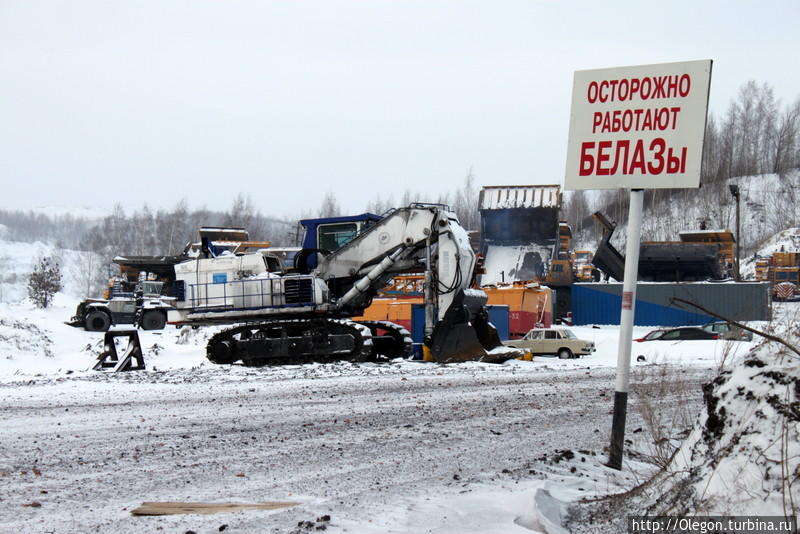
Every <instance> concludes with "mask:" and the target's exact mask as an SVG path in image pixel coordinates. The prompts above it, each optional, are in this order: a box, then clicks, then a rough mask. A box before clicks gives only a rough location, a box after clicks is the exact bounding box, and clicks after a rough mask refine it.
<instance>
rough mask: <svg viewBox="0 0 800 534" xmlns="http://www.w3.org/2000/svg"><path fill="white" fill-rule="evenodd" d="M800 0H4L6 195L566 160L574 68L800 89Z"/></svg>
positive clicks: (231, 186)
mask: <svg viewBox="0 0 800 534" xmlns="http://www.w3.org/2000/svg"><path fill="white" fill-rule="evenodd" d="M798 21H800V2H798V1H797V0H791V1H784V2H777V1H776V2H755V1H724V2H723V1H720V2H702V1H699V0H691V1H680V2H675V1H672V2H643V1H639V2H629V3H621V2H609V1H606V2H596V1H595V2H571V1H570V2H567V1H563V2H558V1H535V0H528V1H502V0H491V1H490V0H485V1H482V2H467V1H436V0H419V1H402V0H395V1H382V0H361V1H335V0H318V1H297V0H292V1H290V0H280V1H269V0H259V1H256V0H253V1H233V0H225V1H220V0H213V1H200V0H193V1H169V0H154V1H146V0H136V1H127V2H123V1H121V0H116V1H98V2H93V1H82V0H66V1H58V2H57V1H51V2H47V1H34V0H0V178H1V179H2V184H3V194H2V195H1V196H0V207H3V208H25V209H27V208H31V207H36V206H53V205H56V206H86V205H89V206H98V207H109V206H111V205H112V204H113V203H114V202H123V203H125V204H128V205H130V206H131V207H140V206H141V205H142V203H144V202H147V203H148V204H149V205H150V206H151V207H153V208H161V207H171V206H173V205H174V204H175V203H176V202H177V201H178V200H180V199H181V198H186V199H187V200H188V201H189V203H190V205H191V206H192V207H200V206H203V205H205V206H207V207H209V208H212V209H225V208H227V207H228V206H229V205H230V204H231V201H232V199H233V197H234V196H235V195H236V194H237V193H239V192H244V193H246V194H249V195H251V196H252V199H253V201H254V203H255V205H256V206H257V207H258V208H259V209H260V210H261V211H262V212H263V213H265V214H274V215H277V216H295V215H297V214H298V213H299V212H301V211H303V210H305V211H306V212H309V211H315V210H316V209H317V207H318V206H319V205H320V203H321V201H322V198H323V196H324V194H325V192H326V191H333V192H335V193H336V195H337V197H338V199H339V202H340V204H341V206H342V208H343V209H344V210H345V211H346V212H360V211H363V209H364V208H365V206H366V204H367V202H368V201H369V200H371V199H374V198H375V197H376V195H381V196H382V197H383V198H384V199H385V198H387V197H388V196H390V195H391V196H393V198H394V200H395V201H397V202H399V200H400V198H401V196H402V194H403V191H404V190H406V189H410V190H412V191H417V192H420V193H421V195H420V198H419V199H420V200H433V199H435V197H436V196H437V195H438V194H439V193H441V192H444V191H450V190H453V189H455V188H456V187H458V186H459V185H460V184H462V183H463V180H464V176H465V175H466V174H467V172H468V170H469V169H470V168H472V169H473V173H474V176H475V178H476V181H477V183H478V185H490V184H529V183H559V182H561V181H562V180H563V175H564V167H565V157H566V156H565V154H566V150H565V145H566V140H567V132H568V126H569V125H568V121H569V107H570V97H571V95H570V93H571V90H572V77H573V72H574V71H575V70H580V69H592V68H602V67H611V66H618V65H620V66H621V65H637V64H645V63H661V62H671V61H686V60H695V59H713V60H714V69H713V75H712V86H711V107H712V109H713V110H714V111H716V112H724V110H725V108H726V107H727V105H728V103H729V101H730V99H731V98H733V97H734V96H735V95H736V92H737V91H738V89H739V87H740V86H741V85H742V84H743V83H744V82H746V81H747V80H749V79H754V80H756V81H758V82H768V83H770V84H771V85H772V86H773V87H774V89H775V93H776V96H778V97H779V98H781V99H782V100H783V102H784V103H786V102H789V101H794V100H795V99H796V98H797V97H798V96H799V95H800V89H799V88H800V69H798V67H797V55H798V52H800V37H798V35H800V30H799V29H798Z"/></svg>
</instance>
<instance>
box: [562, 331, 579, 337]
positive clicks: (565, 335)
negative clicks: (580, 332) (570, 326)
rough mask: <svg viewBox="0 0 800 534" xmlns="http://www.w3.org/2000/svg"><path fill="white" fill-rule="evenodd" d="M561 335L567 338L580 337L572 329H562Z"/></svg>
mask: <svg viewBox="0 0 800 534" xmlns="http://www.w3.org/2000/svg"><path fill="white" fill-rule="evenodd" d="M561 335H562V336H564V337H565V338H566V339H578V336H576V335H575V334H573V333H572V330H562V331H561Z"/></svg>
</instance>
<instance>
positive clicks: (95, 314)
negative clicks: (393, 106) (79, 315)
mask: <svg viewBox="0 0 800 534" xmlns="http://www.w3.org/2000/svg"><path fill="white" fill-rule="evenodd" d="M83 324H84V328H86V330H88V331H89V332H106V331H108V329H109V327H110V326H111V317H110V316H109V315H108V314H107V313H106V312H104V311H100V310H94V311H91V312H89V313H88V314H86V319H85V320H84V322H83Z"/></svg>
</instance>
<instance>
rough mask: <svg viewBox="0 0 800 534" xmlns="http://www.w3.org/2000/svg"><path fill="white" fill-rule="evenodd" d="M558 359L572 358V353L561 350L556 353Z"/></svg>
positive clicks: (567, 350)
mask: <svg viewBox="0 0 800 534" xmlns="http://www.w3.org/2000/svg"><path fill="white" fill-rule="evenodd" d="M558 357H559V358H561V359H562V360H566V359H568V358H572V357H573V356H572V351H571V350H569V349H561V350H559V351H558Z"/></svg>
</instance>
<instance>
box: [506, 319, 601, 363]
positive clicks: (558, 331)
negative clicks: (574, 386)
mask: <svg viewBox="0 0 800 534" xmlns="http://www.w3.org/2000/svg"><path fill="white" fill-rule="evenodd" d="M504 345H506V346H507V347H514V348H517V349H523V350H526V351H528V352H530V353H531V354H534V355H536V354H557V355H558V357H559V358H577V357H578V356H586V355H589V354H591V353H593V352H594V351H595V347H594V342H592V341H586V340H585V339H578V337H577V336H576V335H575V334H573V333H572V330H570V329H569V328H559V327H556V328H534V329H532V330H530V331H529V332H528V333H527V334H525V337H523V338H522V339H513V340H510V341H506V342H504Z"/></svg>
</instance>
